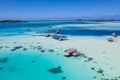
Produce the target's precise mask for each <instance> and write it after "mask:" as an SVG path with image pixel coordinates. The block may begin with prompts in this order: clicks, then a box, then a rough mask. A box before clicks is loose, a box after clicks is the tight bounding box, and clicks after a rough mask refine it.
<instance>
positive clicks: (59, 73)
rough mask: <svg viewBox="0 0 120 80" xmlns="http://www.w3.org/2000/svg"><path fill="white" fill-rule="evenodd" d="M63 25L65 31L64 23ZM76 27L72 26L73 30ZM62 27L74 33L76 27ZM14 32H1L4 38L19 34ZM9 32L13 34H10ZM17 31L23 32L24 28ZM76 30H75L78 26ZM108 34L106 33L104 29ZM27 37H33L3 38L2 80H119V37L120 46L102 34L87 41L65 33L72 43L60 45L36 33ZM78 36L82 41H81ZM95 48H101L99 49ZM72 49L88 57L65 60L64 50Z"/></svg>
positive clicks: (0, 47) (0, 52)
mask: <svg viewBox="0 0 120 80" xmlns="http://www.w3.org/2000/svg"><path fill="white" fill-rule="evenodd" d="M35 23H36V22H35ZM15 24H16V23H15ZM15 24H13V25H15ZM27 24H28V23H27ZM37 24H39V23H37ZM61 24H62V27H63V23H61ZM61 24H57V26H56V25H53V27H54V26H56V27H54V28H55V29H58V25H59V26H60V25H61ZM67 24H68V23H67ZM69 24H70V23H69ZM75 24H76V23H74V24H72V26H73V25H75ZM77 24H78V23H77ZM80 24H83V23H79V25H80ZM97 24H98V23H97ZM100 24H101V23H100ZM108 24H110V23H108ZM108 24H107V25H108ZM84 25H85V24H84ZM89 25H90V24H89ZM114 25H115V24H114ZM77 26H78V25H77ZM117 26H118V24H117ZM47 27H48V26H47ZM62 27H59V28H60V29H61V30H62V29H64V30H66V29H67V30H68V29H69V30H68V31H70V30H73V27H71V28H66V27H67V25H66V27H64V28H62ZM84 27H85V26H84ZM33 28H34V27H33ZM39 28H40V27H39ZM86 28H90V27H86ZM96 28H97V27H96ZM12 29H14V28H12ZM12 29H9V28H5V29H3V30H2V29H1V31H3V32H2V33H5V34H12V33H15V32H17V31H16V29H15V30H13V32H12ZM22 29H26V28H22ZM35 29H36V28H35ZM7 30H10V31H11V32H10V33H8V32H7ZM17 30H18V31H19V30H20V31H21V27H20V28H17ZM74 30H76V25H75V28H74ZM105 30H107V29H106V28H105ZM14 31H15V32H14ZM98 31H99V30H98ZM117 31H119V28H118V30H117ZM24 32H25V31H24ZM48 32H49V30H48ZM63 32H64V31H62V32H61V34H62V33H63ZM25 33H30V34H27V35H26V34H22V35H21V34H19V33H18V35H16V34H14V35H9V36H8V35H5V34H4V35H2V36H0V79H1V80H8V79H9V80H80V79H82V80H104V79H116V80H117V79H118V80H119V76H120V75H119V73H120V72H119V70H120V69H119V64H118V63H119V54H118V53H119V52H120V49H119V47H120V46H119V37H118V42H115V43H109V42H107V41H106V38H107V37H105V36H104V34H103V33H100V34H101V35H102V34H103V35H102V36H101V37H99V36H98V35H97V37H96V35H94V34H91V35H92V36H89V37H87V36H84V35H82V34H79V33H77V35H74V36H72V35H73V34H69V33H68V34H67V32H66V34H64V35H67V37H68V38H69V40H66V41H63V42H60V41H57V40H54V39H52V38H45V37H43V36H32V35H33V34H32V33H36V30H35V31H32V33H31V31H30V32H29V31H28V32H25ZM71 33H72V32H71ZM89 33H90V32H89ZM39 34H40V32H39ZM75 34H76V33H75ZM118 34H119V33H118ZM62 35H63V34H62ZM78 35H82V36H83V37H78ZM76 36H77V37H76ZM93 36H94V37H93ZM96 45H99V46H97V47H96ZM71 47H75V48H77V49H78V50H79V51H80V52H82V53H84V54H85V56H86V57H83V56H79V57H70V58H66V57H64V56H63V54H64V50H65V49H67V48H71ZM113 48H114V49H113ZM113 53H114V54H113ZM4 58H7V61H5V62H1V60H4ZM59 67H60V69H59ZM50 70H53V71H52V72H51V71H50Z"/></svg>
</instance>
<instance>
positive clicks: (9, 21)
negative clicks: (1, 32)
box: [0, 20, 28, 23]
mask: <svg viewBox="0 0 120 80" xmlns="http://www.w3.org/2000/svg"><path fill="white" fill-rule="evenodd" d="M0 22H4V23H18V22H28V21H23V20H1V21H0Z"/></svg>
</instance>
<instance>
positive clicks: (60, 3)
mask: <svg viewBox="0 0 120 80" xmlns="http://www.w3.org/2000/svg"><path fill="white" fill-rule="evenodd" d="M118 14H120V0H0V19H44V18H63V17H71V18H72V17H84V16H95V15H97V16H104V15H118Z"/></svg>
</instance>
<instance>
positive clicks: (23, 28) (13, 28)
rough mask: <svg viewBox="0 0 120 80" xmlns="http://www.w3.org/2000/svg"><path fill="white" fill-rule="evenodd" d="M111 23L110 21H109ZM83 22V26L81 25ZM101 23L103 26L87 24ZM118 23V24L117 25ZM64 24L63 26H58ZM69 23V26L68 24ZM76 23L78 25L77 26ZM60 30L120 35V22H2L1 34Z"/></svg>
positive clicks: (66, 32)
mask: <svg viewBox="0 0 120 80" xmlns="http://www.w3.org/2000/svg"><path fill="white" fill-rule="evenodd" d="M108 23H110V22H108ZM80 24H82V25H83V26H79V25H80ZM86 24H87V25H89V24H90V25H91V24H93V25H96V24H97V25H99V24H100V25H101V24H103V26H95V27H94V26H87V27H86ZM116 24H117V25H116ZM59 25H62V27H57V26H59ZM66 25H69V26H66ZM74 25H78V26H77V27H76V26H74ZM55 30H59V33H60V34H62V35H74V36H108V35H110V34H111V33H113V32H115V33H117V34H118V35H120V23H119V22H115V23H114V25H112V26H111V25H106V24H104V23H103V22H74V21H73V22H57V21H56V22H28V23H0V34H1V35H23V34H31V33H37V34H41V33H54V32H55Z"/></svg>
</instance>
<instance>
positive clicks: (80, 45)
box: [0, 36, 120, 78]
mask: <svg viewBox="0 0 120 80" xmlns="http://www.w3.org/2000/svg"><path fill="white" fill-rule="evenodd" d="M106 39H107V37H69V40H66V41H57V40H54V39H52V38H51V37H48V38H46V37H43V36H11V37H0V44H1V45H2V46H10V47H11V48H12V47H13V46H15V45H22V46H26V47H28V45H26V44H32V45H42V47H43V48H46V49H54V50H55V51H56V52H60V54H61V55H64V50H65V49H68V48H76V49H78V51H80V52H81V53H83V54H85V55H86V56H88V57H92V58H93V59H94V61H95V62H97V64H96V65H94V66H96V67H102V68H104V70H105V74H108V77H111V78H112V76H114V77H115V76H119V74H120V68H119V66H120V64H119V62H120V58H119V57H120V37H118V38H116V42H108V41H107V40H106ZM13 42H17V44H15V45H13ZM37 43H39V44H37ZM74 60H75V59H74ZM76 60H77V59H76ZM78 62H80V61H79V60H78ZM91 65H93V64H91ZM111 69H112V70H111Z"/></svg>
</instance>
